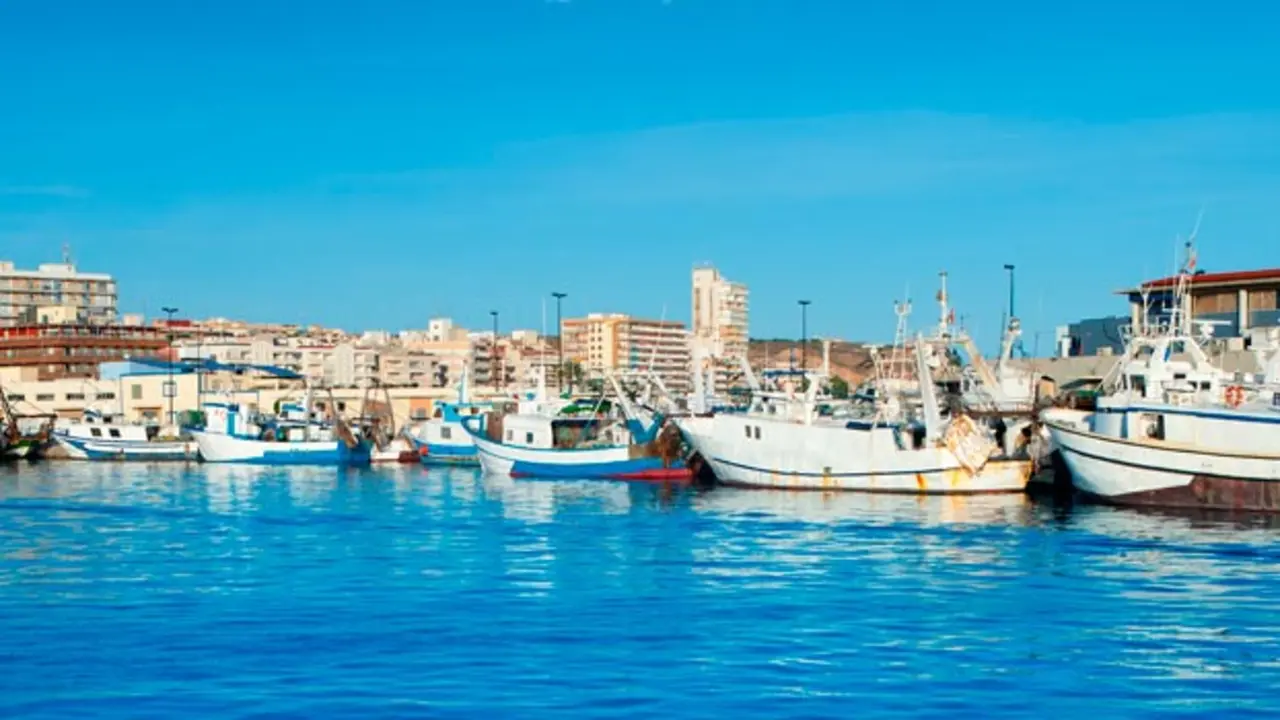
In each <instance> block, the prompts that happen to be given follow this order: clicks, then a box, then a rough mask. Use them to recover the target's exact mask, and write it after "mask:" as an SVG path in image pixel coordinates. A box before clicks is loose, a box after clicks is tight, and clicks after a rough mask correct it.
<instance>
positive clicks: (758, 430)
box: [756, 425, 760, 440]
mask: <svg viewBox="0 0 1280 720" xmlns="http://www.w3.org/2000/svg"><path fill="white" fill-rule="evenodd" d="M756 439H757V440H759V439H760V426H759V425H757V426H756Z"/></svg>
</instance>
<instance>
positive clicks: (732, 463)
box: [677, 415, 1032, 495]
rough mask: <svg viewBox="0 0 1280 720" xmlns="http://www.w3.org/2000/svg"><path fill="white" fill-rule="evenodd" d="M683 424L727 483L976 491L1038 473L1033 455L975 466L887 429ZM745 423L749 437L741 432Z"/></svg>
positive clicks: (1015, 486)
mask: <svg viewBox="0 0 1280 720" xmlns="http://www.w3.org/2000/svg"><path fill="white" fill-rule="evenodd" d="M677 424H678V425H679V427H680V430H681V432H682V433H684V435H685V438H686V439H687V440H688V442H689V443H690V444H691V445H693V447H694V448H695V449H696V450H697V451H698V453H699V454H700V455H701V456H702V458H703V459H704V460H705V461H706V463H707V464H708V465H709V466H710V467H711V470H712V472H713V473H714V474H715V477H716V481H717V482H719V483H721V484H724V485H736V486H741V487H753V488H770V489H785V490H813V491H849V492H873V493H903V494H913V495H966V494H969V495H972V494H983V493H1006V492H1025V490H1026V487H1027V483H1028V482H1029V480H1030V478H1031V472H1032V462H1031V460H1030V459H1026V460H1022V459H1018V460H991V461H988V462H986V463H985V464H983V465H982V466H981V467H980V468H977V469H976V470H973V471H970V470H969V469H966V468H965V467H964V466H963V465H961V463H960V462H959V460H958V459H957V458H956V456H955V455H953V454H952V453H951V452H950V451H949V450H947V449H946V448H941V447H939V448H925V449H920V450H912V451H901V450H898V449H896V448H895V447H894V446H893V444H892V440H891V438H892V436H891V434H889V431H887V430H884V431H882V430H875V431H867V432H862V431H854V430H850V429H848V428H845V427H839V426H832V427H819V426H813V425H799V424H795V423H787V422H773V421H767V420H762V419H760V418H753V417H751V416H746V415H741V416H739V415H717V416H713V417H710V418H705V417H699V418H681V419H680V420H678V421H677ZM747 429H749V430H750V433H749V437H748V434H747V433H744V432H743V431H744V430H747ZM761 429H763V432H762V433H761V432H758V431H759V430H761ZM872 432H875V433H880V435H878V436H877V435H872V434H871V433H872ZM739 438H742V439H741V440H740V439H739Z"/></svg>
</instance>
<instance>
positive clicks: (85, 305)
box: [0, 258, 117, 327]
mask: <svg viewBox="0 0 1280 720" xmlns="http://www.w3.org/2000/svg"><path fill="white" fill-rule="evenodd" d="M68 260H69V258H68ZM116 304H117V292H116V281H115V280H114V279H112V277H111V276H110V275H105V274H102V273H82V272H80V271H78V270H76V267H75V266H74V265H72V264H71V263H70V262H69V261H68V262H61V263H45V264H43V265H40V266H39V267H37V268H36V269H35V270H19V269H18V268H16V267H14V264H13V263H12V262H10V261H8V260H0V327H6V326H8V327H13V326H17V325H34V324H37V323H40V322H41V312H42V311H44V312H45V313H48V312H49V310H48V309H49V308H63V309H61V310H57V311H53V312H54V315H53V316H50V315H48V314H46V316H45V317H46V318H52V317H54V316H56V320H53V319H47V322H57V323H91V324H99V323H101V324H109V323H112V322H114V321H115V319H116Z"/></svg>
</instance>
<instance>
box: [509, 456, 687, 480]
mask: <svg viewBox="0 0 1280 720" xmlns="http://www.w3.org/2000/svg"><path fill="white" fill-rule="evenodd" d="M680 471H685V472H687V471H688V467H687V466H686V465H685V463H684V462H683V461H680V460H677V461H676V462H673V463H672V464H670V465H663V464H662V458H656V457H644V458H633V459H630V460H620V461H618V462H603V463H571V464H567V465H564V464H560V463H554V464H553V463H540V462H529V461H527V460H516V461H515V462H514V464H513V465H512V466H511V474H512V475H519V476H522V477H536V478H569V479H576V478H628V477H634V478H644V477H646V476H649V475H654V474H661V473H663V472H669V473H679V472H680Z"/></svg>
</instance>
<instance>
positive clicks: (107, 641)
mask: <svg viewBox="0 0 1280 720" xmlns="http://www.w3.org/2000/svg"><path fill="white" fill-rule="evenodd" d="M1277 533H1280V530H1277V529H1273V528H1271V527H1268V526H1267V525H1266V524H1265V523H1261V522H1241V521H1239V520H1236V519H1231V520H1218V519H1201V518H1187V517H1182V516H1174V515H1161V514H1153V513H1138V512H1133V511H1127V510H1118V509H1110V508H1100V507H1078V506H1077V507H1074V508H1069V509H1065V508H1060V507H1059V508H1055V507H1053V506H1049V505H1043V504H1037V503H1035V502H1032V501H1030V500H1028V499H1026V498H1023V497H1021V496H986V497H969V498H958V497H957V498H947V497H904V496H883V495H882V496H876V495H858V494H821V493H791V492H768V491H759V490H754V491H752V490H748V491H743V490H730V489H724V488H717V489H712V490H682V489H675V488H670V487H661V486H652V485H639V484H624V483H615V482H604V481H581V482H539V481H533V480H511V479H508V478H493V477H484V476H481V475H480V474H479V473H478V472H475V471H468V470H430V471H428V470H426V469H423V468H420V467H417V466H404V467H395V468H387V469H373V470H337V469H323V468H315V469H301V468H299V469H280V468H252V467H237V466H208V465H189V466H182V465H177V466H167V467H166V466H160V465H154V466H147V465H127V464H103V465H97V464H76V463H43V464H25V463H24V464H14V465H7V466H0V716H4V717H32V718H34V717H68V718H83V717H103V716H113V717H129V718H151V717H154V718H182V717H218V718H227V717H309V718H327V717H350V718H381V717H483V718H493V717H520V718H537V717H549V716H553V715H554V716H566V715H570V714H573V715H576V716H579V717H593V718H603V717H627V718H632V717H661V718H676V717H681V718H683V717H705V718H747V717H761V718H779V717H810V718H816V717H845V718H847V717H860V718H863V717H939V718H941V717H947V718H958V717H966V718H967V717H1088V718H1103V717H1169V716H1187V715H1192V716H1194V715H1203V716H1206V717H1208V716H1212V717H1232V716H1256V717H1264V716H1269V715H1270V716H1274V714H1275V713H1277V712H1280V549H1278V548H1280V546H1278V545H1277V543H1276V539H1277Z"/></svg>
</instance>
